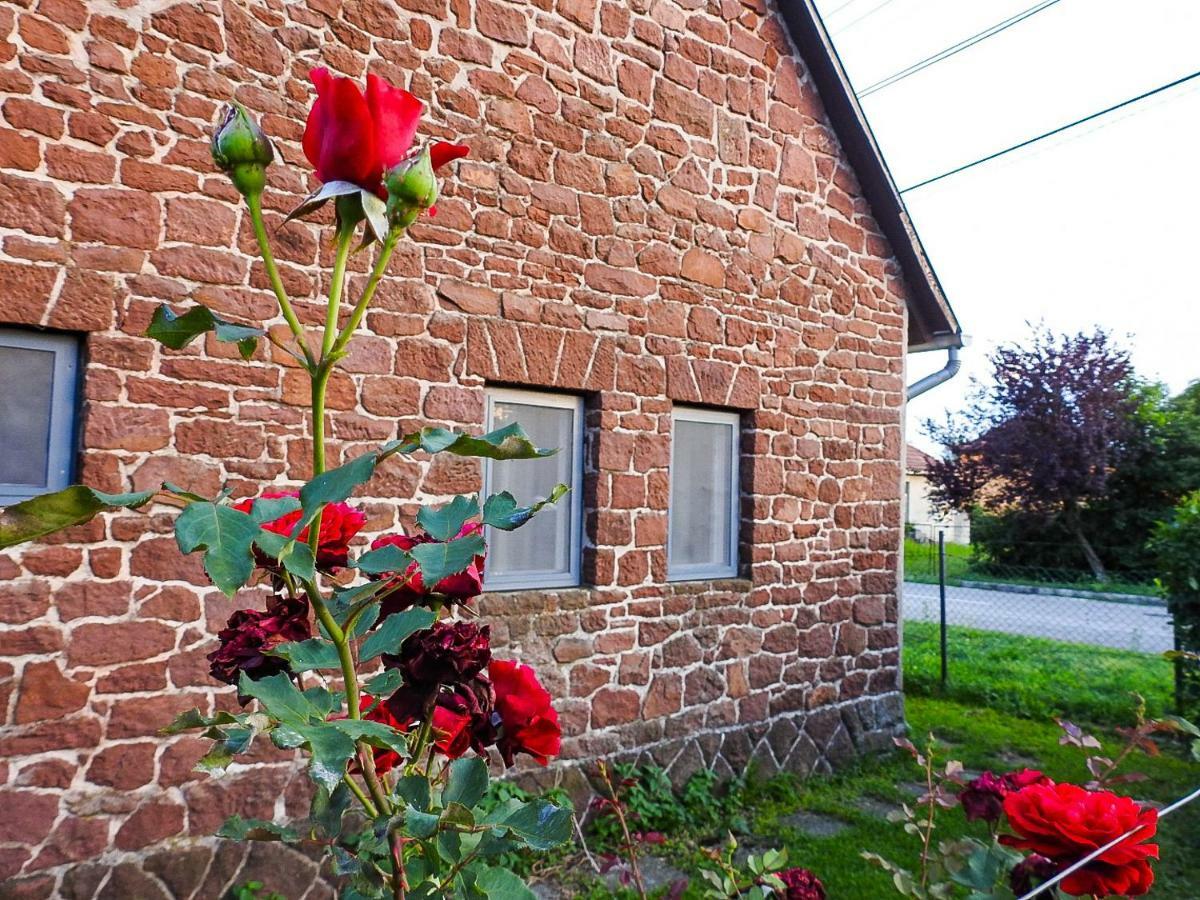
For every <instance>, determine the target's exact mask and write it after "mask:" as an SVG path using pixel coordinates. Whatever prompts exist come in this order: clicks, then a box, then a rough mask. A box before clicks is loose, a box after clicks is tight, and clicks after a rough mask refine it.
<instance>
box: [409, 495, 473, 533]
mask: <svg viewBox="0 0 1200 900" xmlns="http://www.w3.org/2000/svg"><path fill="white" fill-rule="evenodd" d="M477 515H479V501H478V500H477V499H476V498H475V497H464V496H462V495H461V494H460V495H459V496H457V497H455V498H454V499H453V500H451V501H450V502H449V503H446V504H443V505H442V506H439V507H438V508H437V509H432V508H430V507H428V506H423V507H421V508H420V509H419V510H418V511H417V524H418V525H420V526H421V527H422V528H423V529H425V533H426V534H428V535H430V536H431V537H433V538H434V539H435V540H439V541H448V540H450V539H451V538H453V537H455V536H456V535H457V534H458V533H459V532H460V531H461V530H462V527H463V525H465V524H466V522H467V519H470V518H472V517H474V516H477Z"/></svg>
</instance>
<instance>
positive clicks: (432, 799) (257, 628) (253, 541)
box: [0, 68, 571, 900]
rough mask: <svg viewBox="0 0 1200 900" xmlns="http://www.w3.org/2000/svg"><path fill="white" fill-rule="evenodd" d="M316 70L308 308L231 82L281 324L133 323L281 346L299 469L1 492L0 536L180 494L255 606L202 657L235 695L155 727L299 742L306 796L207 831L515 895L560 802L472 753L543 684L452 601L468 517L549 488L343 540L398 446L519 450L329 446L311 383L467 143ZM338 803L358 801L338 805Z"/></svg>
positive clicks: (306, 143) (246, 747)
mask: <svg viewBox="0 0 1200 900" xmlns="http://www.w3.org/2000/svg"><path fill="white" fill-rule="evenodd" d="M311 78H312V81H313V83H314V85H315V86H316V89H317V96H316V99H315V102H314V103H313V106H312V109H311V112H310V114H309V116H308V121H307V124H306V127H305V130H304V137H303V149H304V153H305V156H306V157H307V159H308V160H309V161H310V162H311V163H312V165H313V168H314V170H315V175H316V177H317V179H318V180H319V181H320V182H321V185H320V187H319V188H318V189H317V190H316V191H315V192H314V193H313V194H311V195H310V196H309V197H308V198H306V199H305V200H304V201H303V202H302V203H301V204H300V205H299V206H298V207H297V208H296V209H295V210H293V212H292V213H291V215H290V216H289V219H290V218H295V217H297V216H305V215H308V214H310V213H311V212H313V211H315V210H316V209H318V208H319V207H320V206H321V205H323V204H324V203H326V202H328V201H330V200H333V201H334V203H335V216H334V220H335V226H334V262H333V269H332V273H331V274H330V277H329V279H328V285H329V294H328V298H327V304H326V318H325V322H324V327H323V328H322V329H320V331H319V334H310V332H309V331H308V330H307V329H306V328H305V327H304V326H303V325H301V323H300V321H299V319H298V317H297V316H296V314H295V311H294V309H293V308H292V304H291V299H290V298H289V296H288V294H287V291H286V290H285V288H284V285H283V282H282V279H281V278H280V273H279V271H278V268H277V266H276V265H275V260H274V256H273V254H272V252H271V242H270V239H269V236H268V235H267V232H266V228H265V225H264V222H263V215H262V193H263V191H264V189H265V186H266V181H267V178H266V171H267V167H268V166H269V165H271V164H273V163H274V161H275V159H276V157H277V154H276V152H275V150H274V148H273V146H272V143H271V141H270V140H269V139H268V138H267V137H266V135H265V134H264V133H263V132H262V130H261V129H260V128H259V126H258V125H257V124H256V123H255V122H254V121H253V119H252V118H251V117H250V115H249V114H248V113H247V112H246V110H245V109H243V108H242V107H241V106H239V105H237V104H233V105H231V106H230V107H229V108H228V109H226V110H225V111H223V112H222V114H221V115H220V117H219V119H218V122H217V126H216V129H215V132H214V135H213V140H212V154H213V161H214V163H215V164H216V165H217V167H218V168H220V169H221V170H222V171H224V172H225V173H227V174H228V175H229V177H230V179H231V180H232V181H233V184H234V186H235V188H236V189H237V190H238V191H239V192H240V193H241V194H242V196H243V197H244V198H245V201H246V205H247V209H248V212H249V219H250V222H251V225H252V226H253V230H254V234H255V236H256V238H257V241H258V244H259V249H260V251H261V256H262V260H263V266H264V271H265V273H266V276H267V280H268V282H269V284H270V287H271V290H272V292H273V293H274V295H275V298H276V300H277V302H278V304H279V310H280V314H281V315H282V317H283V319H284V321H285V322H286V323H287V327H288V331H289V332H290V338H288V339H284V338H281V337H279V336H278V335H276V334H273V333H271V332H269V331H268V330H267V329H265V328H264V327H262V325H261V324H260V323H251V322H232V321H230V320H228V319H225V318H224V317H222V316H220V315H218V314H217V313H214V312H213V311H212V310H210V309H208V308H206V307H204V306H199V305H197V306H193V307H191V308H190V309H188V310H186V311H182V312H180V311H176V310H173V309H171V308H169V307H167V306H162V307H160V308H159V309H158V310H156V311H155V313H154V315H153V317H152V319H151V322H150V326H149V328H148V329H147V332H146V333H147V335H148V336H150V337H152V338H154V339H156V340H158V341H160V342H161V343H162V344H164V345H165V346H166V347H168V348H173V349H179V348H182V347H184V346H186V345H188V344H190V343H191V342H193V341H194V340H196V339H197V338H200V337H202V336H204V335H207V334H211V335H212V337H213V338H215V340H217V341H224V342H230V343H234V344H236V346H237V347H238V349H239V351H240V352H241V355H242V356H243V357H244V358H246V359H249V358H250V357H252V356H253V355H254V353H255V351H256V348H257V345H258V342H259V340H261V339H264V338H265V339H267V340H269V341H271V342H272V343H273V344H275V346H276V348H277V350H279V351H280V352H282V353H285V354H287V355H288V356H290V357H291V358H292V359H294V360H295V362H296V364H297V365H299V366H300V367H301V368H302V369H303V371H304V372H305V373H306V374H307V375H308V378H309V381H310V385H311V392H310V396H311V429H312V431H311V433H312V459H311V470H312V478H311V480H309V481H308V482H307V483H306V484H303V485H301V486H299V487H287V486H266V485H264V486H262V488H261V489H260V490H258V491H257V492H255V496H253V497H247V498H243V499H240V500H232V499H230V498H229V497H228V495H227V493H225V492H222V493H221V494H219V495H218V496H216V497H203V496H200V495H198V494H196V493H193V492H191V491H190V490H188V489H187V488H186V487H180V486H177V485H174V484H163V485H162V487H161V490H159V491H144V492H138V493H130V494H107V493H102V492H99V491H95V490H92V489H91V488H88V487H85V486H82V485H77V486H74V487H71V488H68V489H66V490H65V491H61V492H58V493H56V494H48V495H43V496H41V497H37V498H35V499H33V500H29V501H25V502H24V503H19V504H16V505H15V506H13V507H11V508H9V509H6V510H4V511H3V512H2V513H0V547H7V546H12V545H14V544H17V543H20V542H22V541H26V540H32V539H35V538H37V537H40V536H42V535H45V534H49V533H51V532H53V531H56V530H58V529H60V528H64V527H68V526H70V525H74V524H78V523H81V522H85V521H87V520H88V519H90V518H92V517H93V516H95V515H96V514H97V513H99V512H101V511H103V510H107V509H120V508H137V507H142V506H145V505H146V504H148V503H150V502H151V501H152V500H154V499H155V498H158V499H162V500H165V501H168V502H169V503H170V504H171V505H174V506H176V507H181V508H182V509H181V512H180V513H179V515H178V517H177V519H176V522H175V536H176V540H177V542H178V544H179V547H180V549H181V550H182V551H183V552H184V553H200V554H202V557H203V565H204V570H205V572H206V573H207V575H208V577H209V578H210V579H211V581H212V583H213V585H214V586H215V587H216V588H218V589H219V590H221V591H222V592H223V593H225V594H227V595H229V596H230V597H234V596H236V595H237V594H238V592H239V591H240V590H242V588H244V587H246V586H247V585H249V584H251V583H252V582H255V581H260V582H262V583H264V584H266V585H267V586H268V587H269V588H270V598H269V599H268V601H267V603H266V607H265V609H256V608H246V609H239V610H238V611H237V612H235V613H234V614H233V615H232V616H231V617H230V619H229V621H228V623H227V624H226V626H225V627H224V628H223V629H221V630H220V631H219V633H218V634H217V635H216V640H217V646H216V648H215V649H214V650H213V652H212V653H211V654H210V655H209V661H210V663H211V672H212V676H213V678H214V679H215V680H216V681H217V682H218V683H222V684H230V685H235V686H236V688H237V693H238V700H239V701H240V703H241V704H242V706H243V709H242V710H241V711H240V712H228V711H225V710H218V711H217V712H216V713H215V714H212V715H209V714H206V713H204V712H202V711H200V710H192V711H191V712H188V713H185V714H184V715H182V716H180V717H179V718H178V719H177V720H176V721H175V722H174V723H172V724H171V725H169V726H168V727H167V728H165V729H164V733H165V734H175V733H179V732H182V731H190V730H199V731H200V732H201V733H202V734H203V736H204V737H206V738H208V739H210V741H211V742H212V743H211V748H210V750H209V752H208V753H207V754H206V755H205V757H204V758H203V759H202V760H201V762H200V768H202V769H204V770H206V771H208V772H211V773H213V774H220V773H222V772H224V770H225V769H226V768H227V767H228V766H229V765H230V764H231V763H232V762H234V761H235V760H236V759H237V757H238V756H239V755H241V754H244V753H246V752H248V751H251V749H252V748H253V746H254V745H255V744H256V743H258V742H261V741H264V740H266V741H270V742H271V743H273V744H274V745H275V746H276V747H278V748H280V749H282V750H286V751H291V750H300V751H301V752H302V753H303V754H304V755H305V757H306V758H307V762H308V772H309V775H310V776H311V779H312V782H313V800H312V807H311V810H310V814H309V816H308V817H307V818H305V819H303V820H301V821H296V822H268V821H253V820H245V819H242V818H240V817H238V816H234V817H233V818H232V819H230V820H229V821H228V822H227V823H226V824H225V826H224V827H223V828H222V829H221V831H220V832H219V833H220V834H221V835H222V836H223V837H226V838H232V839H241V840H284V841H289V842H295V843H298V844H301V845H303V846H304V847H305V848H307V849H313V848H315V849H318V850H320V851H322V852H324V853H325V854H326V856H327V861H328V865H329V867H330V868H331V870H332V871H333V872H334V873H335V874H336V875H338V876H339V877H340V878H341V880H342V882H343V886H342V889H341V894H340V896H342V897H344V898H347V900H359V898H369V897H383V896H391V897H396V898H403V897H411V898H435V897H445V896H455V897H464V898H496V897H513V898H517V897H523V898H528V897H532V894H531V893H530V891H529V890H528V888H526V887H525V886H524V885H523V883H522V882H521V880H520V879H519V878H518V877H517V876H516V875H514V874H513V873H512V872H511V871H509V870H508V869H506V868H504V866H503V865H501V863H500V861H501V859H502V858H508V857H506V856H505V854H510V853H511V851H512V850H514V849H518V848H532V849H534V850H545V849H549V848H550V847H553V846H554V845H556V844H559V843H561V842H563V841H565V840H567V839H568V837H569V835H570V826H571V811H570V809H568V808H565V807H562V806H556V805H554V804H551V803H549V802H547V801H544V800H531V801H524V800H516V799H514V800H511V801H509V802H507V803H501V804H500V805H498V806H496V805H494V804H493V805H491V806H489V807H488V811H487V812H485V811H484V808H483V807H481V806H480V803H481V801H482V800H483V798H484V795H485V792H486V790H487V787H488V781H489V775H488V769H489V765H512V764H514V763H515V760H516V756H517V755H518V754H527V755H529V756H530V757H532V758H533V759H534V760H536V761H537V762H539V763H541V764H543V765H545V764H547V763H548V762H549V760H550V759H551V758H552V757H553V756H555V755H556V754H557V753H558V752H559V748H560V744H561V730H560V728H559V724H558V716H557V714H556V713H555V711H554V708H553V705H552V698H551V696H550V694H549V693H548V692H547V691H546V690H545V689H544V688H543V687H542V686H541V684H540V683H539V681H538V679H537V676H536V675H535V674H534V672H533V670H532V669H531V668H529V667H528V666H526V665H524V664H521V663H519V662H517V661H511V660H496V659H493V658H492V651H491V640H490V628H489V626H488V625H487V624H484V623H479V622H476V621H473V620H467V619H463V618H458V617H457V616H458V615H459V614H460V613H461V612H462V611H463V609H464V606H465V605H466V604H468V603H470V601H471V600H472V599H473V598H474V597H476V596H477V595H478V594H479V593H480V591H481V590H482V589H483V571H484V565H485V562H486V556H487V546H486V543H485V540H484V535H485V528H493V529H500V530H512V529H514V528H517V527H519V526H520V525H522V524H524V523H525V522H526V521H528V520H529V519H530V518H531V517H532V516H534V515H536V514H537V512H538V511H539V510H540V509H542V508H543V507H544V506H545V505H546V504H547V503H553V502H555V501H556V500H557V499H558V498H559V497H561V496H562V493H563V492H564V491H565V488H563V487H562V486H559V488H556V489H555V490H554V491H553V492H551V495H550V496H549V497H546V498H543V499H540V500H538V501H537V502H534V503H532V504H531V505H528V506H521V505H519V504H518V502H517V500H516V499H515V498H513V497H512V496H511V495H509V494H507V493H502V494H498V495H495V496H492V497H488V498H483V499H481V498H479V497H476V496H470V495H463V496H457V497H455V498H453V500H451V501H450V502H449V503H446V504H444V505H442V506H440V507H437V508H434V507H431V506H423V507H421V508H420V509H419V510H418V511H417V514H416V521H415V523H413V525H412V526H411V527H410V530H409V532H408V533H391V534H387V535H384V536H383V537H380V538H377V539H376V540H375V541H373V542H372V543H371V544H370V546H369V547H368V548H365V549H364V548H361V547H359V548H356V546H355V543H356V541H357V540H358V539H359V535H360V533H361V531H362V530H363V528H364V527H365V526H366V522H367V519H366V516H365V514H364V513H363V512H362V511H361V510H360V509H358V508H357V507H356V506H355V505H354V503H353V500H352V497H353V495H354V493H355V492H356V491H358V490H359V489H360V488H362V487H363V486H364V485H366V484H367V483H368V482H369V481H370V479H371V477H372V476H373V474H374V472H375V470H376V468H377V467H378V466H380V465H381V464H383V463H384V462H385V461H386V460H387V459H389V458H390V457H393V456H415V455H421V454H435V453H449V454H453V455H457V456H463V457H486V458H491V459H534V458H539V457H543V456H546V455H548V454H550V453H553V452H554V451H553V450H543V449H540V448H537V447H535V446H534V445H533V443H532V442H531V441H530V440H529V438H528V437H527V436H526V435H525V433H524V432H523V431H522V430H521V429H520V427H519V426H517V425H511V426H508V427H506V428H502V429H499V430H497V431H494V432H491V433H489V434H484V435H481V436H474V435H467V434H461V433H457V432H451V431H447V430H444V429H439V428H425V429H422V430H421V431H418V432H415V433H412V434H406V435H400V436H399V437H397V439H396V440H393V441H391V442H389V443H386V444H384V445H382V446H380V447H377V448H375V449H372V450H369V451H367V452H365V453H361V454H360V455H357V456H353V457H348V458H347V459H345V460H344V461H343V462H342V464H341V465H339V466H336V467H332V468H331V467H330V466H329V465H328V464H327V459H326V447H325V426H326V416H325V395H326V391H327V388H328V384H329V379H330V377H331V374H332V372H333V371H334V369H335V368H336V367H337V365H338V364H339V362H340V360H341V359H343V358H344V357H345V356H346V354H347V352H348V345H349V344H350V342H351V340H352V339H353V338H354V335H355V333H356V331H357V329H358V328H359V326H360V325H361V323H362V321H363V319H364V317H365V315H366V312H367V310H368V308H369V307H370V305H371V302H372V299H373V298H374V296H375V292H376V290H377V288H378V286H379V283H380V281H381V280H382V279H383V278H384V277H385V275H386V272H387V267H388V262H389V260H390V258H391V256H392V254H393V252H394V250H395V248H396V246H397V243H398V242H399V240H400V239H401V238H402V237H403V235H404V234H405V232H406V229H407V227H408V226H409V225H411V224H412V223H413V222H414V221H416V219H417V218H418V217H419V216H420V215H422V214H423V213H424V212H426V211H430V212H431V211H432V208H433V205H434V203H435V202H436V200H437V196H438V189H439V188H438V181H437V177H436V175H435V170H437V169H439V168H442V167H444V166H445V165H446V164H448V163H450V162H452V161H453V160H455V159H459V158H461V157H463V156H465V155H466V153H467V148H466V147H465V146H461V145H458V144H449V143H446V142H433V143H432V144H431V145H425V146H422V147H420V148H417V149H414V148H415V147H416V144H417V132H418V131H419V128H420V116H421V112H422V104H421V102H420V101H419V100H418V99H417V98H416V97H414V96H413V95H412V94H410V93H408V92H407V91H404V90H402V89H400V88H397V87H393V86H392V85H389V84H387V83H386V82H384V81H383V80H382V79H380V78H378V77H376V76H374V75H368V76H367V85H366V92H365V93H363V92H362V91H360V90H359V88H358V86H357V85H356V84H355V83H354V82H353V81H351V80H350V79H347V78H343V77H340V76H335V75H332V74H331V73H330V72H329V71H327V70H326V69H323V68H317V69H314V70H313V72H312V73H311ZM371 245H375V247H374V254H375V260H374V265H373V266H372V270H371V274H370V276H369V278H368V279H367V280H366V282H365V284H363V285H362V289H361V292H360V293H359V295H358V296H357V298H356V299H354V300H353V301H351V300H350V298H348V297H347V296H346V294H347V277H346V267H347V260H348V258H349V255H350V253H351V251H352V249H353V248H354V247H355V246H360V247H369V246H371ZM352 812H353V814H352Z"/></svg>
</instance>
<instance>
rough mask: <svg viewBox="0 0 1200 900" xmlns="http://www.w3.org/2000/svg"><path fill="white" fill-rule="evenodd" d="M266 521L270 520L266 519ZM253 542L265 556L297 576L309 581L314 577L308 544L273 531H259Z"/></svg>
mask: <svg viewBox="0 0 1200 900" xmlns="http://www.w3.org/2000/svg"><path fill="white" fill-rule="evenodd" d="M267 521H272V520H270V519H268V520H267ZM254 543H255V545H256V546H257V547H258V549H259V550H261V551H262V552H263V553H265V554H266V555H267V556H269V557H271V558H272V559H273V560H275V561H276V562H278V563H279V564H280V565H281V566H283V568H285V569H287V571H289V572H291V573H292V574H293V575H295V576H296V577H297V578H300V579H303V580H305V581H311V580H312V579H313V578H315V577H316V566H317V563H316V558H315V557H314V556H313V552H312V547H310V546H308V544H305V543H301V542H299V541H295V540H292V539H291V538H288V537H284V536H283V535H282V534H276V533H275V532H273V531H259V533H258V536H257V537H255V538H254Z"/></svg>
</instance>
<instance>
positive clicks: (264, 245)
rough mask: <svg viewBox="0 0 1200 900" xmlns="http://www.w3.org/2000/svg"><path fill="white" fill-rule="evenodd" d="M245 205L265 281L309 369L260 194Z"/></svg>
mask: <svg viewBox="0 0 1200 900" xmlns="http://www.w3.org/2000/svg"><path fill="white" fill-rule="evenodd" d="M246 205H247V206H248V207H249V208H250V223H251V225H253V226H254V237H255V239H256V240H257V241H258V251H259V254H260V255H261V256H262V261H263V267H264V268H265V269H266V270H267V279H268V280H269V281H270V282H271V290H272V291H274V292H275V299H276V300H278V301H279V311H280V312H282V313H283V318H284V319H285V320H286V321H287V324H288V328H290V329H291V330H292V334H293V335H295V337H296V343H298V344H299V345H300V349H301V351H302V352H303V353H304V358H305V359H306V360H307V361H308V365H309V366H310V367H311V366H312V365H313V364H314V360H313V356H312V351H311V350H309V349H308V344H307V343H306V342H305V340H304V329H303V328H302V327H301V326H300V320H299V319H297V318H296V312H295V310H294V309H292V302H291V300H289V299H288V295H287V291H286V290H284V287H283V279H282V278H280V277H279V267H278V266H277V265H275V254H274V253H272V252H271V242H270V240H269V239H268V237H267V226H266V225H265V224H264V222H263V215H262V194H254V193H251V194H249V195H247V197H246Z"/></svg>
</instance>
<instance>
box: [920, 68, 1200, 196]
mask: <svg viewBox="0 0 1200 900" xmlns="http://www.w3.org/2000/svg"><path fill="white" fill-rule="evenodd" d="M1196 78H1200V72H1193V73H1192V74H1191V75H1185V76H1183V77H1182V78H1177V79H1175V80H1174V81H1172V82H1170V83H1169V84H1164V85H1162V86H1160V87H1156V88H1154V90H1152V91H1146V92H1145V93H1144V94H1138V95H1137V96H1136V97H1130V98H1129V99H1128V100H1122V101H1121V102H1120V103H1117V104H1116V105H1114V106H1110V107H1108V108H1107V109H1102V110H1100V111H1099V112H1094V113H1092V114H1091V115H1090V116H1084V117H1083V118H1082V119H1076V120H1075V121H1074V122H1068V123H1067V124H1066V125H1060V126H1059V127H1058V128H1055V129H1053V130H1051V131H1047V132H1046V133H1045V134H1039V135H1038V136H1037V137H1031V138H1029V139H1028V140H1024V141H1021V143H1019V144H1013V145H1012V146H1011V147H1005V148H1004V149H1003V150H997V151H996V152H995V153H989V154H988V155H987V156H984V157H981V158H979V159H977V160H974V161H973V162H969V163H964V164H963V165H961V166H957V167H956V168H953V169H951V170H950V171H949V172H943V173H942V174H941V175H935V176H933V177H932V178H926V179H925V180H924V181H918V182H917V183H916V184H913V185H909V186H908V187H906V188H904V189H903V190H902V191H900V193H901V194H907V193H908V192H909V191H915V190H916V189H917V188H923V187H925V186H926V185H929V184H933V183H934V182H935V181H941V180H942V179H943V178H949V177H950V176H951V175H957V174H958V173H959V172H965V171H967V169H973V168H975V167H976V166H981V165H983V164H984V163H986V162H991V161H992V160H993V159H998V158H999V157H1001V156H1006V155H1007V154H1009V153H1012V152H1013V151H1014V150H1020V149H1021V148H1022V147H1028V146H1029V145H1030V144H1036V143H1037V142H1038V141H1043V140H1045V139H1046V138H1048V137H1053V136H1054V135H1056V134H1061V133H1062V132H1064V131H1067V130H1068V129H1070V128H1074V127H1075V126H1077V125H1083V124H1084V123H1085V122H1091V121H1092V120H1093V119H1099V118H1100V117H1101V116H1106V115H1108V114H1109V113H1111V112H1116V111H1117V110H1118V109H1124V108H1125V107H1126V106H1131V105H1133V104H1134V103H1137V102H1138V101H1140V100H1145V99H1146V98H1147V97H1153V96H1154V95H1155V94H1161V93H1162V92H1163V91H1169V90H1170V89H1171V88H1173V87H1178V86H1179V85H1181V84H1184V83H1186V82H1188V81H1192V80H1193V79H1196Z"/></svg>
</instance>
